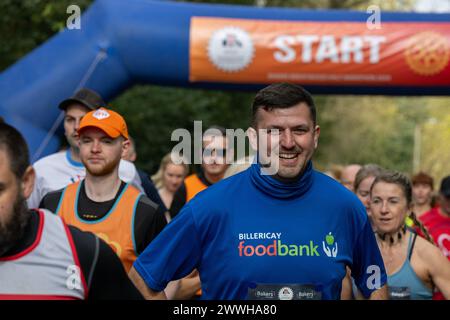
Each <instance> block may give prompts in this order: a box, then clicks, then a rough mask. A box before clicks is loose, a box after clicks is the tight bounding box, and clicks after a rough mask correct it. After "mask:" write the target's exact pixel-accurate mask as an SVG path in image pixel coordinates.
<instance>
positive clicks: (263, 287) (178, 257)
mask: <svg viewBox="0 0 450 320" xmlns="http://www.w3.org/2000/svg"><path fill="white" fill-rule="evenodd" d="M346 266H349V267H350V268H351V269H352V277H353V278H354V279H355V281H356V284H357V285H358V287H359V288H360V290H361V292H362V293H363V294H364V295H365V296H366V297H368V296H369V295H370V293H371V292H372V291H374V290H376V288H379V286H382V285H384V284H385V283H386V272H385V269H384V264H383V260H382V258H381V255H380V252H379V250H378V246H377V243H376V240H375V237H374V235H373V231H372V228H371V226H370V223H369V220H368V218H367V214H366V212H365V209H364V207H363V205H362V204H361V202H360V201H359V200H358V199H357V198H356V196H355V195H353V193H351V192H350V191H348V190H347V189H345V188H344V187H343V186H341V185H340V184H339V183H338V182H336V181H334V180H333V179H332V178H330V177H328V176H326V175H324V174H322V173H320V172H317V171H315V170H314V169H313V167H312V164H311V162H310V163H309V164H308V167H307V169H306V171H305V173H304V175H303V176H302V178H301V179H300V180H299V181H298V182H295V183H292V184H284V183H281V182H279V181H277V180H275V179H273V178H272V177H269V176H265V175H261V174H260V167H259V165H257V164H253V165H252V166H251V167H250V168H249V169H248V170H246V171H244V172H242V173H240V174H238V175H235V176H233V177H231V178H228V179H225V180H223V181H221V182H219V183H216V184H215V185H213V186H211V187H209V188H208V189H206V190H205V191H203V192H201V193H199V194H198V195H197V196H196V197H195V198H194V199H193V200H191V201H190V202H189V203H188V204H187V205H186V206H184V208H183V209H182V211H181V212H180V214H179V215H178V216H177V217H176V218H175V219H174V220H173V221H172V222H171V223H170V224H169V225H168V226H167V227H166V228H165V229H164V230H163V231H162V233H160V235H159V236H158V237H157V238H156V239H155V240H154V241H153V242H152V243H151V244H150V245H149V246H148V247H147V249H146V250H145V251H144V252H143V253H142V254H141V255H140V256H139V258H138V259H137V260H136V262H135V264H134V267H135V268H136V270H137V271H138V273H139V274H140V275H141V276H142V277H143V279H144V281H145V282H146V283H147V285H148V286H149V287H150V288H152V289H153V290H155V291H161V290H163V289H164V288H165V287H166V285H167V283H168V282H169V281H171V280H175V279H180V278H182V277H185V276H186V275H188V274H189V273H190V272H191V271H192V270H193V269H194V268H197V269H198V270H199V273H200V278H201V282H202V290H203V295H202V298H203V299H257V298H263V299H264V298H267V299H270V298H280V299H291V298H293V299H296V298H302V296H303V297H307V296H308V294H309V293H308V292H306V293H305V290H304V288H307V290H311V292H314V295H313V293H311V296H310V298H311V297H313V296H314V297H316V298H319V299H339V298H340V292H341V284H342V279H343V278H344V277H345V275H346V268H345V267H346ZM299 288H300V289H299ZM296 295H297V296H296Z"/></svg>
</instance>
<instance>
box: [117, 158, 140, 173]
mask: <svg viewBox="0 0 450 320" xmlns="http://www.w3.org/2000/svg"><path fill="white" fill-rule="evenodd" d="M119 170H120V171H124V172H133V173H135V172H136V171H137V170H136V166H135V165H134V163H133V162H130V161H128V160H124V159H120V162H119Z"/></svg>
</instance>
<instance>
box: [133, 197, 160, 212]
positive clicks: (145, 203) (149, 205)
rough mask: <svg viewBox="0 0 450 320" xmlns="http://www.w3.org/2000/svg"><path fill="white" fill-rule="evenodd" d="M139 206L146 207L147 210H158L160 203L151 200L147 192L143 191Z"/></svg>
mask: <svg viewBox="0 0 450 320" xmlns="http://www.w3.org/2000/svg"><path fill="white" fill-rule="evenodd" d="M137 205H138V206H139V207H141V208H142V209H144V210H145V211H147V210H150V211H156V209H158V204H157V203H155V202H153V201H152V200H150V198H149V197H147V196H146V195H145V194H142V193H141V196H140V197H139V200H138V204H137Z"/></svg>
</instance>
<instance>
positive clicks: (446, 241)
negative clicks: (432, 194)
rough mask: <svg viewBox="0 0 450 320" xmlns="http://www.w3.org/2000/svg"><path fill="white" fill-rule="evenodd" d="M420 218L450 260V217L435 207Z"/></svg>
mask: <svg viewBox="0 0 450 320" xmlns="http://www.w3.org/2000/svg"><path fill="white" fill-rule="evenodd" d="M419 219H420V221H421V222H422V223H423V224H424V226H425V228H427V230H428V232H429V233H430V235H431V237H432V238H433V240H434V242H435V243H436V244H437V245H438V246H439V248H440V249H441V251H442V253H443V254H444V255H445V256H446V257H447V258H448V259H449V260H450V217H445V216H443V215H442V214H441V213H440V212H439V208H438V207H435V208H433V209H431V210H430V211H427V212H425V213H424V214H423V215H422V216H421V217H420V218H419Z"/></svg>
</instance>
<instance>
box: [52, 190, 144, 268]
mask: <svg viewBox="0 0 450 320" xmlns="http://www.w3.org/2000/svg"><path fill="white" fill-rule="evenodd" d="M80 187H81V183H80V182H76V183H72V184H69V185H68V186H67V187H66V188H65V189H64V191H63V194H62V196H61V199H60V200H59V204H58V208H57V209H56V214H57V215H59V216H61V217H62V218H63V219H64V221H65V222H66V223H67V224H70V225H72V226H75V227H77V228H79V229H81V230H83V231H89V232H92V233H95V234H96V235H97V236H98V237H99V238H101V239H103V240H104V241H105V242H106V243H107V244H109V246H110V247H111V248H112V249H113V250H114V252H115V253H116V254H117V255H118V256H119V258H120V260H121V261H122V264H123V266H124V267H125V270H126V271H127V272H128V271H129V270H130V269H131V266H132V265H133V262H134V260H136V258H137V253H136V245H135V240H134V214H135V211H136V205H137V203H138V201H139V199H140V197H141V195H142V194H141V193H140V191H139V190H138V189H136V188H135V187H133V186H131V185H129V184H128V183H127V184H126V186H125V187H124V189H123V190H122V193H121V194H120V195H119V197H118V198H117V200H116V202H115V203H114V205H113V206H112V208H111V210H110V211H109V212H108V213H107V214H106V215H105V216H104V217H103V218H102V219H100V220H97V221H88V220H83V219H82V218H81V217H80V216H79V215H78V209H77V208H78V194H79V192H80Z"/></svg>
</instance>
